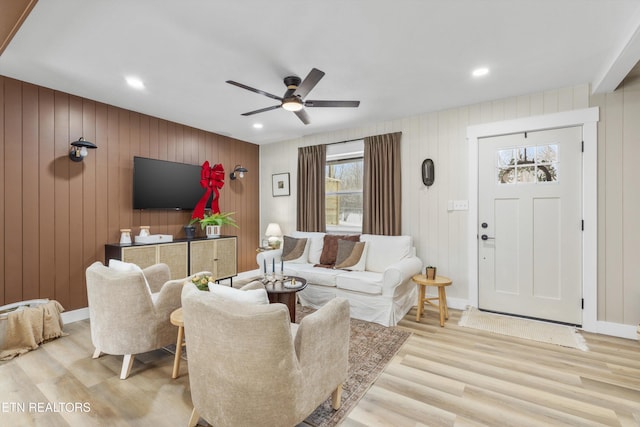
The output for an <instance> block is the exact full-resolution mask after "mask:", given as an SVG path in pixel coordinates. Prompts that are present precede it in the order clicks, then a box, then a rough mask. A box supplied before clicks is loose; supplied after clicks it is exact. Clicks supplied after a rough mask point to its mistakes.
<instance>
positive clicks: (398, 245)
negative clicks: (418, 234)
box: [360, 234, 412, 273]
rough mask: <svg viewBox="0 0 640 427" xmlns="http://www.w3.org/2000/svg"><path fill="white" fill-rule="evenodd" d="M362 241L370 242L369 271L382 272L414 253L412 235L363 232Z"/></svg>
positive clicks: (368, 252)
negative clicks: (385, 234)
mask: <svg viewBox="0 0 640 427" xmlns="http://www.w3.org/2000/svg"><path fill="white" fill-rule="evenodd" d="M360 241H361V242H368V247H367V262H366V267H367V268H366V270H367V271H375V272H378V273H382V272H383V271H384V270H385V269H386V268H387V267H389V266H390V265H391V264H394V263H396V262H398V261H400V260H401V259H404V258H408V257H410V256H411V254H412V240H411V236H379V235H373V234H361V235H360Z"/></svg>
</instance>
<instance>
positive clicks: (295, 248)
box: [282, 236, 309, 263]
mask: <svg viewBox="0 0 640 427" xmlns="http://www.w3.org/2000/svg"><path fill="white" fill-rule="evenodd" d="M308 247H309V245H308V244H307V239H306V238H295V237H290V236H284V244H283V245H282V260H283V261H290V262H298V263H306V262H307V250H306V249H307V248H308Z"/></svg>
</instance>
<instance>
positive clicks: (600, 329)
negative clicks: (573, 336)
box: [589, 320, 640, 340]
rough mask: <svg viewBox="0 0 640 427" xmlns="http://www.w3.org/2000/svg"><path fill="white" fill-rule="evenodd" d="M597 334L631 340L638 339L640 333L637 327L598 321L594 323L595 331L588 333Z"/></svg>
mask: <svg viewBox="0 0 640 427" xmlns="http://www.w3.org/2000/svg"><path fill="white" fill-rule="evenodd" d="M589 332H595V333H597V334H603V335H611V336H613V337H619V338H628V339H631V340H635V339H640V332H639V331H638V326H634V325H623V324H621V323H612V322H602V321H600V320H598V321H597V322H596V330H595V331H589Z"/></svg>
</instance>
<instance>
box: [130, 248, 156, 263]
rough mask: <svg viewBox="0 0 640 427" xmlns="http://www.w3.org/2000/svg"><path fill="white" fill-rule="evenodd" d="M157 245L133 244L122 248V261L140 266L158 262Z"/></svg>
mask: <svg viewBox="0 0 640 427" xmlns="http://www.w3.org/2000/svg"><path fill="white" fill-rule="evenodd" d="M156 252H157V250H156V247H155V246H131V247H128V248H122V261H124V262H131V263H133V264H136V265H137V266H138V267H140V268H147V267H149V266H152V265H153V264H155V263H156V259H157V254H156Z"/></svg>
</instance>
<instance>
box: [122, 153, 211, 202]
mask: <svg viewBox="0 0 640 427" xmlns="http://www.w3.org/2000/svg"><path fill="white" fill-rule="evenodd" d="M200 170H201V166H198V165H189V164H186V163H178V162H169V161H166V160H157V159H148V158H146V157H137V156H135V157H134V158H133V208H134V209H173V210H180V209H185V210H186V209H193V208H195V206H196V204H197V203H198V201H199V200H200V198H201V197H202V196H203V195H204V193H205V189H204V188H202V187H201V186H200Z"/></svg>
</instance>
